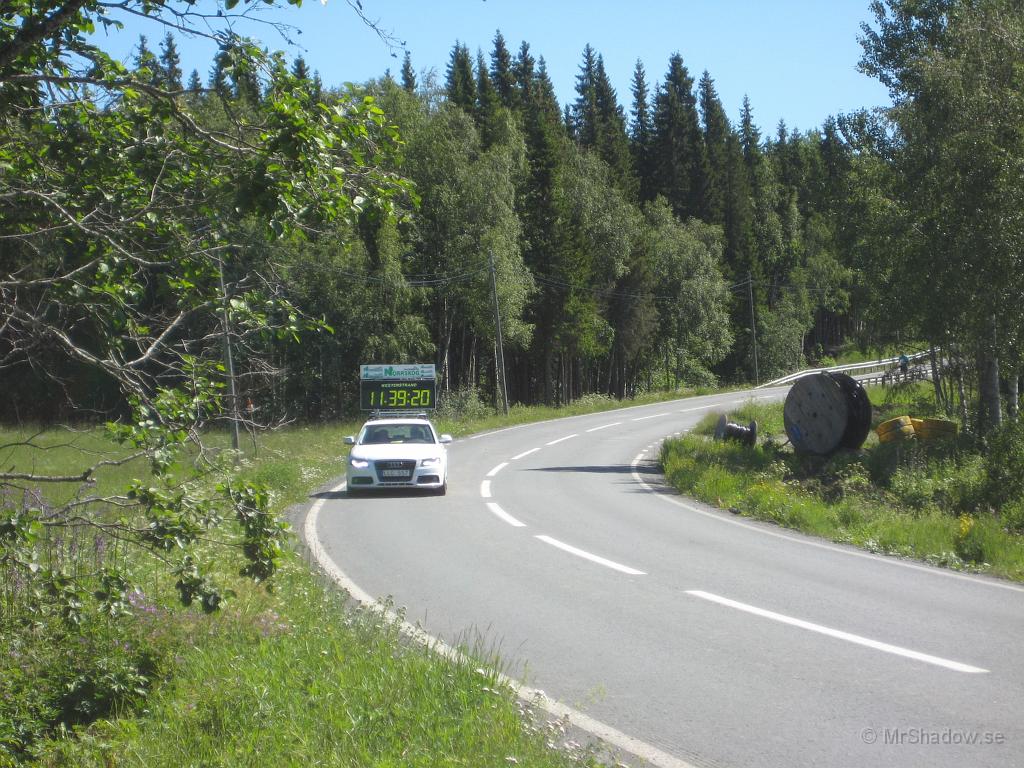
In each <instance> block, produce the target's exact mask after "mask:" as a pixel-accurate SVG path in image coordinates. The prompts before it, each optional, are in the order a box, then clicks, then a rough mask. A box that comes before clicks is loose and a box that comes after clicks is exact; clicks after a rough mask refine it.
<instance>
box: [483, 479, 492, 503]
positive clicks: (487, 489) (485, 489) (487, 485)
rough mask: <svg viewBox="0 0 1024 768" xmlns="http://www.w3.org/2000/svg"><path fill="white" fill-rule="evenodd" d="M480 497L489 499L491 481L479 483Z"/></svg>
mask: <svg viewBox="0 0 1024 768" xmlns="http://www.w3.org/2000/svg"><path fill="white" fill-rule="evenodd" d="M480 495H481V496H482V497H483V498H485V499H489V498H491V481H490V480H484V481H483V482H481V483H480Z"/></svg>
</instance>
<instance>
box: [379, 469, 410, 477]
mask: <svg viewBox="0 0 1024 768" xmlns="http://www.w3.org/2000/svg"><path fill="white" fill-rule="evenodd" d="M381 474H383V475H384V477H408V475H409V470H407V469H385V470H384V471H383V472H382V473H381Z"/></svg>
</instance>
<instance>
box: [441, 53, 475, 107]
mask: <svg viewBox="0 0 1024 768" xmlns="http://www.w3.org/2000/svg"><path fill="white" fill-rule="evenodd" d="M445 94H446V95H447V96H448V101H449V102H450V103H451V104H454V105H455V106H457V107H460V108H462V109H463V110H465V111H466V112H467V113H468V114H470V115H472V114H473V113H474V112H475V111H476V82H475V79H474V77H473V62H472V60H471V59H470V57H469V48H467V47H466V46H465V45H463V44H462V43H460V42H458V41H456V42H455V46H454V47H453V48H452V53H451V57H450V59H449V61H448V70H447V73H446V77H445Z"/></svg>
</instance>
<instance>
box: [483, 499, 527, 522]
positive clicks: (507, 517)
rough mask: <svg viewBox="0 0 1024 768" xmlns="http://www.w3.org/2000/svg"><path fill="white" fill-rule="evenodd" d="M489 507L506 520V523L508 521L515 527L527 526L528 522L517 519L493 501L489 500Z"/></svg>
mask: <svg viewBox="0 0 1024 768" xmlns="http://www.w3.org/2000/svg"><path fill="white" fill-rule="evenodd" d="M487 508H488V509H489V510H491V512H493V513H494V514H496V515H497V516H498V517H500V518H501V519H502V520H504V521H505V522H506V523H508V524H509V525H511V526H513V527H515V528H525V527H526V523H523V522H520V521H519V520H516V519H515V518H514V517H512V515H510V514H509V513H508V512H506V511H505V510H504V509H502V508H501V507H499V506H498V505H497V504H495V503H494V502H493V501H488V502H487Z"/></svg>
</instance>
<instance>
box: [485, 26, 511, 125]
mask: <svg viewBox="0 0 1024 768" xmlns="http://www.w3.org/2000/svg"><path fill="white" fill-rule="evenodd" d="M491 81H492V82H493V83H494V89H495V90H496V91H497V92H498V98H499V99H501V103H502V104H503V105H505V107H507V108H508V109H512V108H514V107H516V106H517V103H516V102H517V99H516V76H515V73H514V72H513V68H512V54H511V53H510V52H509V50H508V46H506V45H505V38H504V37H502V34H501V31H500V30H499V31H498V32H496V33H495V35H494V50H493V51H492V52H491Z"/></svg>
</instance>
